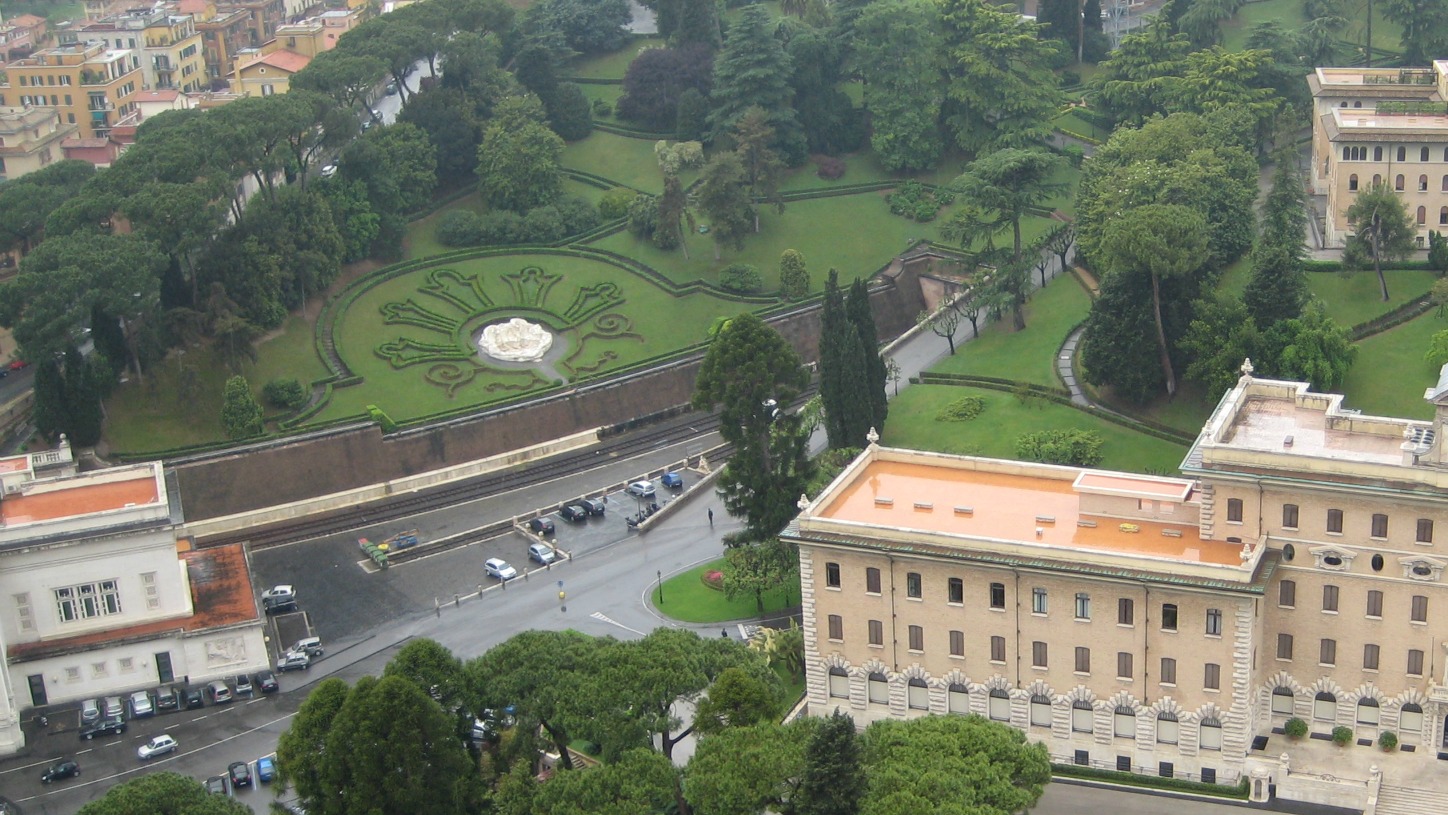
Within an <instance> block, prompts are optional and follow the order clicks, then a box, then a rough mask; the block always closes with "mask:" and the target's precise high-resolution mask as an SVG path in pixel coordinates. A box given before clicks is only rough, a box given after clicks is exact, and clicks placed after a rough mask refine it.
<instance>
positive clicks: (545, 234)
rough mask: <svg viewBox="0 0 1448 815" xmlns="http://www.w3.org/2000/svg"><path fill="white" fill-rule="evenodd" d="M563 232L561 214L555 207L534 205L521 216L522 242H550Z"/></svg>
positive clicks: (561, 235) (560, 236)
mask: <svg viewBox="0 0 1448 815" xmlns="http://www.w3.org/2000/svg"><path fill="white" fill-rule="evenodd" d="M564 234H565V230H564V227H563V216H562V215H560V214H559V212H558V208H557V207H554V206H551V205H550V206H546V207H534V208H532V209H530V210H528V214H526V215H524V216H523V234H522V236H521V237H522V242H523V243H552V242H554V241H556V240H558V239H560V238H562V237H563V235H564Z"/></svg>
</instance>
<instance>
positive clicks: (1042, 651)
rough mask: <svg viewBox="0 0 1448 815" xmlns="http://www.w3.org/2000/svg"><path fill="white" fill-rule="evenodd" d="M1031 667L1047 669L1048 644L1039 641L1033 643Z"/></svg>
mask: <svg viewBox="0 0 1448 815" xmlns="http://www.w3.org/2000/svg"><path fill="white" fill-rule="evenodd" d="M1031 667H1032V668H1044V667H1046V644H1045V643H1044V642H1041V641H1039V640H1037V641H1036V642H1033V643H1031Z"/></svg>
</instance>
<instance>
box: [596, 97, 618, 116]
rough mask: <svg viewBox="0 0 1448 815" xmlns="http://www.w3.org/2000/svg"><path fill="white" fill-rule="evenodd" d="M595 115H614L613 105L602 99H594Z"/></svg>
mask: <svg viewBox="0 0 1448 815" xmlns="http://www.w3.org/2000/svg"><path fill="white" fill-rule="evenodd" d="M593 115H594V116H598V117H600V118H602V117H604V116H612V115H613V105H610V104H609V103H607V102H605V101H603V100H602V99H595V100H593Z"/></svg>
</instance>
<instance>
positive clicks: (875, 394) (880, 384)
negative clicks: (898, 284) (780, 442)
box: [845, 277, 890, 441]
mask: <svg viewBox="0 0 1448 815" xmlns="http://www.w3.org/2000/svg"><path fill="white" fill-rule="evenodd" d="M845 313H846V315H848V316H849V318H850V323H851V324H852V325H853V326H854V327H855V333H856V334H857V335H859V338H860V351H861V354H862V357H861V369H862V370H863V371H864V374H865V394H866V395H867V396H868V398H869V407H870V426H871V427H873V428H875V430H876V431H879V432H884V430H885V417H886V416H887V415H888V414H889V412H890V406H889V402H888V397H886V395H885V379H886V377H887V373H886V370H885V360H884V358H883V357H881V356H880V335H879V332H878V331H877V330H876V328H875V312H874V310H873V309H871V308H870V289H869V287H868V286H866V285H865V281H864V279H862V278H858V277H857V278H855V282H853V283H851V284H850V293H849V294H848V295H847V296H846V297H845ZM867 432H868V431H867ZM861 440H862V441H863V437H861Z"/></svg>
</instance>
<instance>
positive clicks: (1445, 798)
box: [1377, 784, 1448, 815]
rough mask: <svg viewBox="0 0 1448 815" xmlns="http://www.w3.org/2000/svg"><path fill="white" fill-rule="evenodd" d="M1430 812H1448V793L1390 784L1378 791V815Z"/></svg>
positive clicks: (1420, 814) (1408, 814) (1419, 814)
mask: <svg viewBox="0 0 1448 815" xmlns="http://www.w3.org/2000/svg"><path fill="white" fill-rule="evenodd" d="M1430 812H1440V813H1441V812H1448V793H1442V792H1434V791H1432V790H1419V789H1412V788H1410V787H1394V786H1390V785H1388V784H1384V785H1383V786H1382V788H1381V789H1380V790H1379V791H1378V808H1377V815H1425V813H1430Z"/></svg>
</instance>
